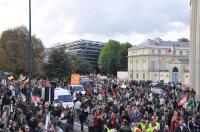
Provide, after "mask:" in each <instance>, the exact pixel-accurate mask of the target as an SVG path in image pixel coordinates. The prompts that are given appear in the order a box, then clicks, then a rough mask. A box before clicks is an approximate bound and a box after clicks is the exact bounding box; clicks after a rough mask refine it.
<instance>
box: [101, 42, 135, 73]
mask: <svg viewBox="0 0 200 132" xmlns="http://www.w3.org/2000/svg"><path fill="white" fill-rule="evenodd" d="M130 47H131V44H129V43H124V44H120V42H118V41H115V40H109V41H108V42H107V43H106V44H105V45H104V47H103V48H102V49H101V52H100V55H99V60H98V65H99V68H100V69H101V70H102V71H103V72H104V73H107V74H113V75H116V74H117V71H119V70H127V63H128V58H127V55H128V48H130Z"/></svg>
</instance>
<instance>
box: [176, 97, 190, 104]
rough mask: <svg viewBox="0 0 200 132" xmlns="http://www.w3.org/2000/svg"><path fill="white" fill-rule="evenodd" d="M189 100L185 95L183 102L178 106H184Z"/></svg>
mask: <svg viewBox="0 0 200 132" xmlns="http://www.w3.org/2000/svg"><path fill="white" fill-rule="evenodd" d="M187 100H188V96H187V95H185V96H184V97H183V98H182V99H181V100H180V102H179V103H178V106H183V105H184V104H185V103H186V102H187Z"/></svg>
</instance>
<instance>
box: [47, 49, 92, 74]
mask: <svg viewBox="0 0 200 132" xmlns="http://www.w3.org/2000/svg"><path fill="white" fill-rule="evenodd" d="M44 70H45V72H46V75H48V76H49V77H50V78H65V77H69V76H70V74H71V73H72V72H75V73H79V74H89V73H91V71H92V67H91V65H90V63H89V62H87V61H86V60H83V59H79V58H78V57H76V56H74V55H71V54H69V53H66V52H65V47H57V48H53V49H52V51H51V52H50V54H49V58H48V61H47V63H46V64H45V67H44Z"/></svg>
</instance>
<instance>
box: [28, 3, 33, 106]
mask: <svg viewBox="0 0 200 132" xmlns="http://www.w3.org/2000/svg"><path fill="white" fill-rule="evenodd" d="M31 41H32V39H31V0H29V40H28V76H29V85H28V94H29V105H30V102H31V76H32V43H31Z"/></svg>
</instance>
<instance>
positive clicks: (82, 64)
mask: <svg viewBox="0 0 200 132" xmlns="http://www.w3.org/2000/svg"><path fill="white" fill-rule="evenodd" d="M72 71H74V72H76V73H80V74H89V73H91V72H92V65H91V64H90V63H89V62H88V61H87V60H84V59H79V58H76V59H75V61H74V64H73V69H72Z"/></svg>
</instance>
